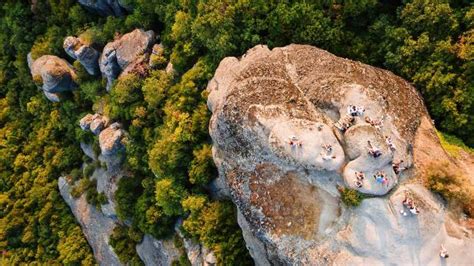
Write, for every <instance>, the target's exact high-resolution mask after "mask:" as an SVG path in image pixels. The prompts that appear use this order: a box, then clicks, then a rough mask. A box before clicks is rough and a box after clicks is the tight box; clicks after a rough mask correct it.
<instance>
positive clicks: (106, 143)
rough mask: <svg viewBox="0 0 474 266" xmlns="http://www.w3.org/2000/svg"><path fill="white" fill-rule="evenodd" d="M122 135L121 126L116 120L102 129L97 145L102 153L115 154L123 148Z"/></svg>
mask: <svg viewBox="0 0 474 266" xmlns="http://www.w3.org/2000/svg"><path fill="white" fill-rule="evenodd" d="M124 136H125V134H124V132H123V130H122V126H121V125H120V124H119V123H117V122H115V123H113V124H111V125H110V126H109V127H108V128H106V129H104V130H102V131H101V132H100V134H99V145H100V150H101V152H102V155H105V156H110V155H115V154H117V153H119V152H120V151H121V150H123V149H124V146H123V143H122V139H123V138H124Z"/></svg>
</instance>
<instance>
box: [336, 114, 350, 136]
mask: <svg viewBox="0 0 474 266" xmlns="http://www.w3.org/2000/svg"><path fill="white" fill-rule="evenodd" d="M353 122H354V117H352V116H348V115H345V116H343V117H341V118H340V119H339V121H337V122H336V123H334V126H335V127H336V128H337V129H339V130H340V131H342V132H344V131H346V130H347V129H348V128H350V127H351V126H352V123H353Z"/></svg>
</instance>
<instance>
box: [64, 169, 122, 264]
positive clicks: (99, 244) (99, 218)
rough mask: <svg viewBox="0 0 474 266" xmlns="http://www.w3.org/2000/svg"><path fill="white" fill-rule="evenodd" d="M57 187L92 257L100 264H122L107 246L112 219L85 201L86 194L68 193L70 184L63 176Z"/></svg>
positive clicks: (112, 223) (112, 224)
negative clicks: (78, 195) (75, 197)
mask: <svg viewBox="0 0 474 266" xmlns="http://www.w3.org/2000/svg"><path fill="white" fill-rule="evenodd" d="M58 187H59V192H60V193H61V196H62V197H63V199H64V201H65V202H66V203H67V205H69V207H70V208H71V210H72V213H73V214H74V216H75V217H76V220H77V221H78V223H79V224H80V225H81V227H82V232H83V233H84V235H85V237H86V239H87V241H88V242H89V245H90V246H91V247H92V250H93V252H94V257H95V258H96V260H97V262H98V263H99V264H100V265H122V264H121V263H120V261H119V258H118V257H117V255H116V254H115V253H114V252H113V250H112V248H111V247H110V246H109V244H108V242H109V237H110V235H111V234H112V231H113V229H114V227H115V221H114V219H112V218H110V217H107V216H105V215H103V214H102V213H101V211H100V210H97V209H96V208H95V207H94V206H92V205H90V204H88V203H87V200H86V195H82V196H81V197H79V198H77V199H74V198H73V197H72V196H71V194H70V189H71V185H70V184H69V183H68V182H67V181H66V179H65V178H64V177H60V178H59V180H58Z"/></svg>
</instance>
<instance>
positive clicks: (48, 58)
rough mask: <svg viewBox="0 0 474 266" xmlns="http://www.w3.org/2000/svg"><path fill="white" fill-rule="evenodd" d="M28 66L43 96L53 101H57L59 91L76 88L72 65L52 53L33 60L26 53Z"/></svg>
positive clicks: (59, 97) (58, 99) (59, 95)
mask: <svg viewBox="0 0 474 266" xmlns="http://www.w3.org/2000/svg"><path fill="white" fill-rule="evenodd" d="M28 66H29V67H30V71H31V75H32V76H33V81H34V82H35V83H36V84H38V85H41V88H42V90H43V92H44V94H45V96H46V97H47V98H48V99H49V100H50V101H53V102H59V101H60V99H61V93H63V92H66V91H72V90H74V89H75V88H76V84H75V82H74V80H75V79H76V73H75V72H74V69H73V68H72V66H71V65H70V64H69V63H68V62H67V61H66V60H64V59H61V58H59V57H57V56H54V55H43V56H41V57H40V58H38V59H36V60H33V58H32V57H31V53H30V54H28Z"/></svg>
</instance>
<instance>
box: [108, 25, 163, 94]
mask: <svg viewBox="0 0 474 266" xmlns="http://www.w3.org/2000/svg"><path fill="white" fill-rule="evenodd" d="M154 41H155V34H154V32H153V31H151V30H150V31H146V32H145V31H144V30H142V29H136V30H134V31H132V32H130V33H127V34H125V35H123V36H122V37H121V38H119V39H117V40H115V41H113V42H109V43H108V44H107V45H106V46H105V47H104V50H103V52H102V55H101V57H100V60H99V66H100V71H101V72H102V74H103V76H104V77H105V78H106V79H107V91H109V90H110V89H111V86H112V84H113V81H114V80H115V79H117V78H118V77H119V75H120V73H122V71H123V72H124V73H129V72H131V71H132V70H136V69H140V68H142V67H145V66H144V65H147V63H146V62H147V60H148V56H149V53H150V50H151V46H152V44H153V42H154Z"/></svg>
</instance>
